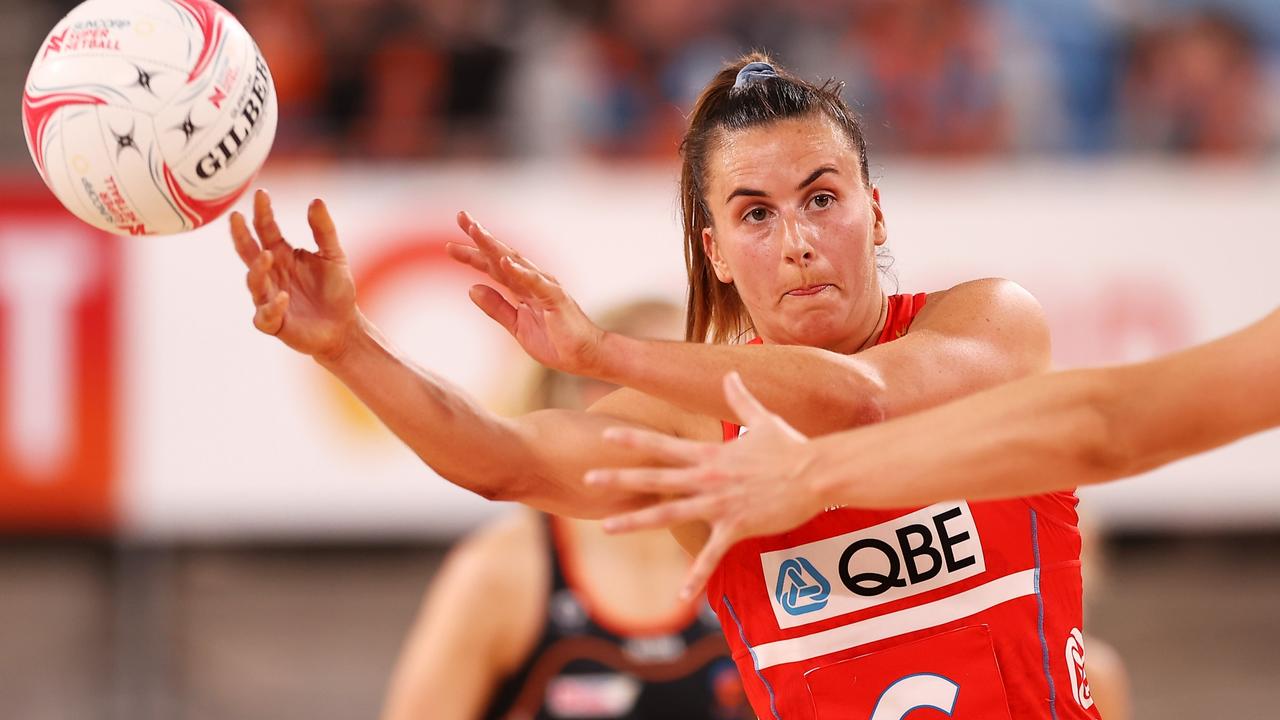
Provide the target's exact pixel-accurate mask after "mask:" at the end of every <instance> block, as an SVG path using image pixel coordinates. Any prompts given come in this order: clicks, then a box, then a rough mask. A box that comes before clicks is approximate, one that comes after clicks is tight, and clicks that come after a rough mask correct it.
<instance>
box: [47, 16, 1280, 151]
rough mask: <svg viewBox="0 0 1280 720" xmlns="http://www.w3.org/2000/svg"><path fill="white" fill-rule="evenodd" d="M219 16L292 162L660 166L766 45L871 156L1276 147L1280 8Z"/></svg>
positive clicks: (1279, 99)
mask: <svg viewBox="0 0 1280 720" xmlns="http://www.w3.org/2000/svg"><path fill="white" fill-rule="evenodd" d="M68 4H69V3H68ZM224 4H226V5H227V6H228V7H229V8H230V9H231V10H232V11H233V12H235V13H236V14H237V15H238V16H239V17H240V18H241V19H242V21H243V22H244V24H245V25H246V26H247V27H248V28H249V30H250V31H251V32H252V33H253V35H254V36H255V37H256V38H257V40H258V42H259V44H260V46H261V47H262V49H263V51H264V53H265V54H266V56H267V58H268V61H269V62H270V65H271V67H272V69H273V71H274V73H275V78H276V83H277V85H278V90H279V94H280V98H281V102H282V126H281V127H282V130H281V133H280V136H279V139H278V141H277V151H276V152H277V154H278V155H285V154H290V155H293V156H295V157H336V158H367V159H397V158H468V159H473V158H491V157H498V158H512V157H515V158H520V157H545V156H589V157H593V156H594V157H604V158H618V157H625V158H666V157H670V156H673V155H674V153H675V151H676V146H677V143H678V140H679V137H680V133H681V131H682V128H683V124H684V120H683V118H684V116H683V113H684V112H686V111H687V109H688V108H689V107H690V106H691V105H692V102H693V99H694V98H695V96H696V94H697V92H698V90H699V89H700V88H701V86H702V85H703V84H704V83H705V82H706V81H707V80H708V79H709V78H710V77H711V75H712V73H713V72H714V71H715V70H716V69H718V67H719V66H720V65H721V63H722V62H723V61H725V60H726V59H729V58H733V57H735V56H737V55H738V54H739V53H741V52H743V51H745V50H748V49H753V48H761V49H766V50H767V51H769V52H770V53H771V54H772V55H774V57H775V58H777V59H779V60H780V61H781V62H782V63H783V64H784V65H786V66H787V67H789V68H790V69H792V70H794V71H796V72H798V73H799V74H801V75H804V76H806V77H810V78H814V79H819V78H826V77H835V78H838V79H840V80H843V81H845V82H846V83H847V87H846V93H847V96H848V97H849V98H850V99H851V100H852V101H853V102H854V104H855V105H856V107H858V108H860V110H861V112H862V113H863V115H864V118H865V120H866V122H867V125H868V134H869V137H870V141H871V147H872V151H873V152H880V153H898V154H915V155H928V156H942V157H960V158H969V157H990V156H1000V155H1010V154H1021V155H1026V154H1056V155H1064V154H1065V155H1096V154H1101V153H1130V154H1133V153H1159V154H1171V155H1182V156H1210V157H1228V158H1254V157H1258V156H1261V155H1265V154H1268V153H1271V152H1274V150H1275V149H1276V147H1277V146H1278V145H1280V131H1278V128H1280V2H1277V1H1276V0H805V1H804V2H788V1H785V0H754V1H752V0H698V1H697V2H688V1H687V0H225V3H224Z"/></svg>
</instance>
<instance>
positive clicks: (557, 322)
mask: <svg viewBox="0 0 1280 720" xmlns="http://www.w3.org/2000/svg"><path fill="white" fill-rule="evenodd" d="M458 227H460V228H462V231H463V232H465V233H466V234H467V236H468V237H469V238H471V241H472V243H474V244H465V243H449V244H448V245H447V246H446V249H447V251H448V253H449V257H451V258H453V259H454V260H457V261H458V262H460V263H463V264H464V265H470V266H471V267H473V268H475V269H477V270H479V271H480V272H482V273H485V274H486V275H488V276H489V277H490V278H492V279H493V280H494V282H496V283H498V284H499V285H501V286H502V287H503V288H505V289H506V290H507V292H508V293H509V294H510V295H511V297H512V299H513V300H514V301H515V302H514V304H513V303H512V302H508V300H507V299H506V298H505V297H503V296H502V294H501V293H499V292H498V291H497V290H495V289H494V288H492V287H489V286H488V285H476V286H474V287H472V288H471V301H472V302H474V303H475V304H476V305H477V306H478V307H479V308H480V309H481V310H483V311H484V313H485V314H486V315H488V316H489V317H491V318H493V319H494V320H495V321H497V323H498V324H499V325H501V326H502V327H503V328H505V329H506V331H507V332H509V333H511V336H512V337H514V338H515V339H516V342H518V343H520V347H522V348H524V351H525V352H527V353H528V354H529V355H530V357H532V358H533V359H534V360H537V361H538V362H539V363H542V364H543V365H545V366H547V367H549V368H552V369H555V370H561V371H563V372H567V373H572V374H575V375H586V376H592V377H598V376H599V373H600V369H601V353H602V350H601V344H602V342H603V340H604V337H605V332H604V331H603V330H601V329H600V328H599V327H598V326H597V325H596V324H595V323H593V322H591V319H590V318H588V317H587V316H586V314H585V313H584V312H582V308H580V307H578V303H576V302H574V300H573V298H571V297H569V295H568V293H566V292H565V291H564V288H562V287H560V283H559V281H557V280H556V279H555V278H554V277H552V276H551V275H548V274H547V273H544V272H542V271H541V270H539V269H538V267H537V266H536V265H534V264H533V263H532V262H530V261H529V260H528V259H527V258H525V257H524V256H522V255H521V254H520V253H518V252H516V251H515V250H513V249H511V248H510V247H508V246H507V245H505V244H503V243H502V242H500V241H499V240H498V239H497V238H495V237H493V235H492V234H490V233H489V231H488V230H486V229H484V227H483V226H481V225H480V223H478V222H476V221H475V219H474V218H472V217H471V215H470V214H469V213H467V212H460V213H458Z"/></svg>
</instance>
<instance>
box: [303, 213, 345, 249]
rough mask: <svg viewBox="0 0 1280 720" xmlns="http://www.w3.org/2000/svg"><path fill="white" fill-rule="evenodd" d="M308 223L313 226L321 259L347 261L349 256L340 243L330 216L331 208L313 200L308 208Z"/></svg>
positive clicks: (313, 235)
mask: <svg viewBox="0 0 1280 720" xmlns="http://www.w3.org/2000/svg"><path fill="white" fill-rule="evenodd" d="M307 223H308V224H310V225H311V236H312V237H314V238H315V239H316V247H317V248H319V250H320V252H319V255H320V257H322V258H324V259H326V260H346V259H347V254H346V253H345V252H343V250H342V243H340V242H338V228H336V227H334V225H333V218H332V217H330V216H329V208H328V206H327V205H325V204H324V201H323V200H319V199H316V200H312V201H311V205H310V206H309V207H308V208H307Z"/></svg>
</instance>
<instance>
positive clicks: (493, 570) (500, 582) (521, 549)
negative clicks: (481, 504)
mask: <svg viewBox="0 0 1280 720" xmlns="http://www.w3.org/2000/svg"><path fill="white" fill-rule="evenodd" d="M542 523H543V520H542V518H541V517H540V516H539V515H538V514H537V513H536V512H534V511H531V510H528V509H525V508H517V509H515V510H514V511H512V512H511V513H510V514H509V515H506V516H503V517H501V518H499V519H497V520H495V521H493V522H491V523H489V524H488V525H485V526H483V527H481V528H480V529H479V530H476V531H475V532H473V533H472V534H470V535H468V536H467V537H465V538H463V539H462V540H460V541H459V542H458V543H457V544H456V545H454V547H453V549H452V550H451V551H450V552H449V554H448V556H446V558H445V560H444V565H443V566H442V567H441V568H440V577H439V581H440V582H453V583H456V584H459V585H465V586H466V587H467V589H468V590H470V591H476V592H478V593H479V597H481V598H486V597H492V598H500V597H502V595H503V594H507V593H516V594H520V595H527V594H529V593H531V592H533V591H535V590H536V589H537V588H539V587H540V586H541V585H542V583H539V582H538V580H539V575H540V574H541V575H542V576H543V577H546V576H547V575H546V573H545V572H543V573H539V572H538V570H539V569H543V570H545V569H546V567H547V558H548V553H549V550H548V548H547V543H546V541H545V533H544V532H543V528H542Z"/></svg>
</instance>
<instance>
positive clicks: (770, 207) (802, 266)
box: [702, 113, 885, 353]
mask: <svg viewBox="0 0 1280 720" xmlns="http://www.w3.org/2000/svg"><path fill="white" fill-rule="evenodd" d="M860 161H861V159H860V158H859V157H858V154H857V152H856V151H855V150H854V149H853V148H852V147H851V146H850V143H849V142H848V140H847V139H846V138H845V136H844V134H843V133H842V132H841V131H840V129H839V128H838V127H837V126H836V125H835V124H834V123H832V122H831V121H830V120H829V119H827V117H826V116H825V115H823V114H821V113H814V114H813V115H811V116H808V117H802V118H792V119H788V120H781V121H778V122H776V123H772V124H769V125H763V126H759V127H755V128H749V129H746V130H737V131H728V132H726V133H725V136H724V138H723V141H722V142H721V144H720V145H719V147H717V148H716V149H715V150H713V151H712V153H711V156H710V157H709V158H708V166H707V173H708V181H709V182H708V188H707V194H706V198H705V200H706V203H707V207H708V208H709V209H710V211H711V217H712V227H709V228H704V229H703V231H702V242H703V248H704V249H705V250H706V252H707V256H708V257H709V258H710V259H711V262H712V266H713V267H714V268H715V272H716V276H717V277H719V279H720V280H721V282H726V283H733V284H734V286H735V288H736V289H737V291H738V296H739V297H741V298H742V302H743V304H744V305H745V306H746V308H747V311H748V312H749V313H750V315H751V320H752V322H753V324H754V325H755V329H756V332H757V333H759V335H760V336H761V337H762V338H764V339H765V340H766V341H767V342H771V343H778V344H789V345H811V346H815V347H823V348H827V349H830V350H837V351H840V352H846V353H847V352H853V351H855V350H857V349H858V348H859V347H861V346H862V344H863V342H864V341H865V340H866V339H867V337H868V336H869V335H870V333H871V332H873V331H874V330H875V327H876V324H877V323H878V321H879V319H880V309H881V292H880V283H879V279H878V277H877V275H876V258H875V249H876V246H877V245H881V244H883V243H884V241H885V226H884V215H883V214H882V213H881V211H880V195H879V191H878V190H876V189H873V188H868V187H867V186H866V185H865V184H864V183H863V181H862V171H861V167H860Z"/></svg>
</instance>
